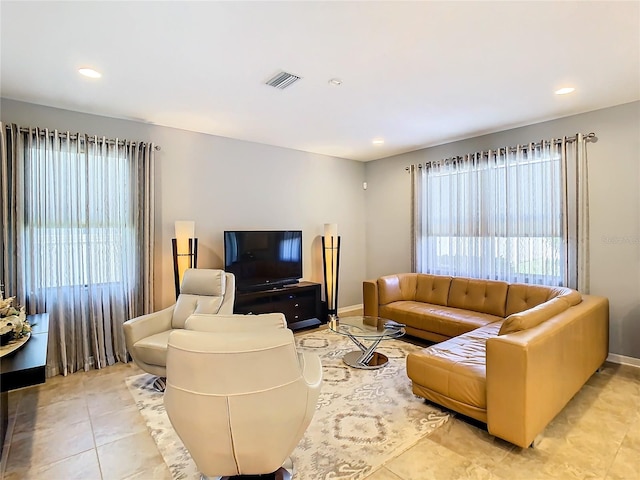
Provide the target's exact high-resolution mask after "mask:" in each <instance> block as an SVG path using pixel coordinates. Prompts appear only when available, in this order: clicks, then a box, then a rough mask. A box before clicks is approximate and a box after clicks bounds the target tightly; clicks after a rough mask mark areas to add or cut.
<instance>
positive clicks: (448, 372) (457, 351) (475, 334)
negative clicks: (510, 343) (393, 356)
mask: <svg viewBox="0 0 640 480" xmlns="http://www.w3.org/2000/svg"><path fill="white" fill-rule="evenodd" d="M501 324H502V322H495V323H491V324H489V325H486V326H484V327H482V328H478V329H476V330H473V331H471V332H468V333H466V334H464V335H460V336H459V337H455V338H451V339H449V340H447V341H445V342H442V343H438V344H436V345H433V346H431V347H428V348H425V349H423V350H420V351H419V352H414V353H410V354H409V355H408V356H407V374H408V376H409V378H410V379H411V380H412V381H413V383H414V384H418V385H420V386H421V387H423V389H422V390H421V391H423V392H424V391H425V390H426V391H427V392H434V394H435V395H434V398H431V400H434V401H436V400H437V401H438V402H439V403H440V402H441V400H442V398H449V399H452V400H453V401H454V402H455V403H459V404H463V405H468V406H471V407H472V408H474V409H477V410H484V411H486V408H487V388H486V384H487V381H486V342H487V339H489V338H492V337H495V336H497V335H498V331H499V330H500V325H501ZM436 397H437V398H436ZM427 398H428V395H427Z"/></svg>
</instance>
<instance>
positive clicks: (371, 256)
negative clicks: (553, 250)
mask: <svg viewBox="0 0 640 480" xmlns="http://www.w3.org/2000/svg"><path fill="white" fill-rule="evenodd" d="M578 132H581V133H588V132H594V133H595V134H596V135H597V137H598V141H597V142H596V143H590V144H589V147H588V157H589V189H590V225H591V293H592V294H594V295H603V296H606V297H608V298H609V300H610V306H611V308H610V313H611V328H610V350H611V353H613V354H616V355H620V356H625V357H633V358H634V359H640V188H639V184H640V160H639V159H640V102H633V103H628V104H625V105H620V106H617V107H612V108H607V109H603V110H597V111H593V112H589V113H585V114H581V115H575V116H571V117H566V118H561V119H558V120H553V121H549V122H544V123H539V124H535V125H530V126H527V127H522V128H517V129H513V130H506V131H503V132H499V133H495V134H491V135H484V136H481V137H476V138H471V139H467V140H462V141H459V142H454V143H449V144H446V145H440V146H436V147H432V148H426V149H423V150H419V151H416V152H411V153H406V154H403V155H398V156H395V157H390V158H386V159H382V160H377V161H373V162H369V163H367V166H366V181H367V183H368V189H367V197H366V202H367V204H366V212H367V235H366V243H367V260H366V265H367V277H369V278H375V277H378V276H380V275H386V274H390V273H397V272H408V271H410V270H411V258H410V248H411V232H410V229H411V224H410V220H411V218H410V205H411V194H410V182H409V174H408V173H407V172H406V171H405V167H406V166H407V165H410V164H412V163H419V162H424V161H427V160H437V159H440V158H445V157H449V156H452V155H459V154H465V153H469V152H475V151H479V150H487V149H489V148H497V147H502V146H511V145H515V144H518V143H529V142H531V141H537V140H542V139H548V138H557V137H561V136H564V135H574V134H576V133H578ZM631 363H638V364H640V363H639V362H634V361H632V362H631Z"/></svg>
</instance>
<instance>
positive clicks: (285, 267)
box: [224, 230, 302, 291]
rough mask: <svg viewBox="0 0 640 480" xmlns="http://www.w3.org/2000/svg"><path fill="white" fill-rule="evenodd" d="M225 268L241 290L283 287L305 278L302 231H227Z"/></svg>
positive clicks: (225, 237)
mask: <svg viewBox="0 0 640 480" xmlns="http://www.w3.org/2000/svg"><path fill="white" fill-rule="evenodd" d="M224 269H225V270H226V271H227V272H230V273H233V274H234V275H235V277H236V288H237V289H238V290H239V291H255V290H265V289H271V288H279V287H283V286H285V285H288V284H292V283H297V282H298V280H300V279H301V278H302V231H300V230H271V231H258V230H253V231H248V230H234V231H225V232H224Z"/></svg>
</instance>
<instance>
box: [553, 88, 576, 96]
mask: <svg viewBox="0 0 640 480" xmlns="http://www.w3.org/2000/svg"><path fill="white" fill-rule="evenodd" d="M574 90H575V88H573V87H564V88H561V89H559V90H556V91H555V92H554V93H555V94H556V95H566V94H567V93H571V92H573V91H574Z"/></svg>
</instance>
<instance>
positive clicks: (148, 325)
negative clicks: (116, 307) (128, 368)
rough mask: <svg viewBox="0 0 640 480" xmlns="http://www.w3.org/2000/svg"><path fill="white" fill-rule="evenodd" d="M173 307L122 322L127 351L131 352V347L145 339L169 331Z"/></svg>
mask: <svg viewBox="0 0 640 480" xmlns="http://www.w3.org/2000/svg"><path fill="white" fill-rule="evenodd" d="M174 308H175V305H171V306H170V307H167V308H165V309H164V310H159V311H157V312H153V313H148V314H147V315H141V316H140V317H136V318H132V319H131V320H127V321H126V322H124V324H123V327H124V336H125V340H126V343H127V349H128V350H129V351H131V350H132V347H133V345H134V344H135V343H136V342H137V341H138V340H141V339H143V338H145V337H149V336H151V335H155V334H156V333H160V332H164V331H167V330H171V319H172V318H173V310H174Z"/></svg>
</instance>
